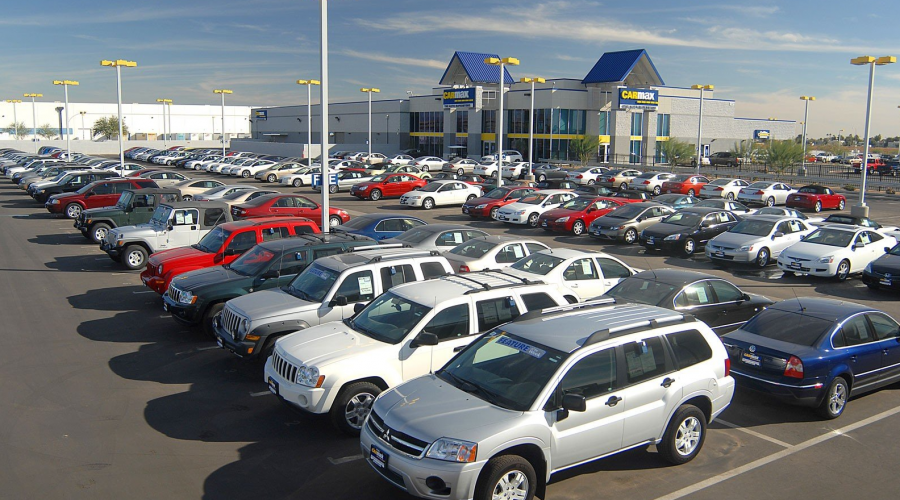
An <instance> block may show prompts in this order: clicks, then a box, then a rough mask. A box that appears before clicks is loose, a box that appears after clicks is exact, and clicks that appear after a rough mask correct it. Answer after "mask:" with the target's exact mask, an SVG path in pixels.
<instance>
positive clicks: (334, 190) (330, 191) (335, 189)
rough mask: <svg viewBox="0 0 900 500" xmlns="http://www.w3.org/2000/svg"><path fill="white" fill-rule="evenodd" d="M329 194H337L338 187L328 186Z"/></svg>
mask: <svg viewBox="0 0 900 500" xmlns="http://www.w3.org/2000/svg"><path fill="white" fill-rule="evenodd" d="M328 192H329V193H331V194H335V193H337V192H338V187H337V186H335V185H334V184H332V185H330V186H328Z"/></svg>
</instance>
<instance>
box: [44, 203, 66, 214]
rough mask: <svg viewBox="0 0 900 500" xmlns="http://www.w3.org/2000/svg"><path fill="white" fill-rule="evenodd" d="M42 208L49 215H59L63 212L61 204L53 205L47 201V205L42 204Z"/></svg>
mask: <svg viewBox="0 0 900 500" xmlns="http://www.w3.org/2000/svg"><path fill="white" fill-rule="evenodd" d="M44 208H46V209H47V211H48V212H50V213H51V214H61V213H62V212H63V206H62V203H56V204H53V203H50V202H49V201H48V202H47V203H44Z"/></svg>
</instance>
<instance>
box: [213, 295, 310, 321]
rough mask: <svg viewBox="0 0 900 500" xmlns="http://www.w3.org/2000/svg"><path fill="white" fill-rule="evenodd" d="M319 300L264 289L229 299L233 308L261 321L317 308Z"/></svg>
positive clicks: (251, 318)
mask: <svg viewBox="0 0 900 500" xmlns="http://www.w3.org/2000/svg"><path fill="white" fill-rule="evenodd" d="M320 305H321V304H320V303H319V302H309V301H306V300H301V299H298V298H297V297H294V296H293V295H291V294H289V293H287V292H285V291H283V290H280V289H279V290H262V291H259V292H254V293H251V294H249V295H244V296H242V297H238V298H236V299H231V300H229V301H228V307H230V308H233V309H234V310H236V311H237V312H238V313H240V314H241V315H243V316H245V317H247V318H250V320H251V321H259V320H264V319H268V318H272V317H277V316H285V315H288V314H293V313H299V312H303V311H309V310H313V309H316V308H318V307H319V306H320Z"/></svg>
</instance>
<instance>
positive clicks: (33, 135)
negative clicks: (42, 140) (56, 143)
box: [22, 94, 44, 151]
mask: <svg viewBox="0 0 900 500" xmlns="http://www.w3.org/2000/svg"><path fill="white" fill-rule="evenodd" d="M22 97H30V98H31V142H37V111H36V110H35V105H34V98H35V97H44V94H22ZM35 151H37V144H35Z"/></svg>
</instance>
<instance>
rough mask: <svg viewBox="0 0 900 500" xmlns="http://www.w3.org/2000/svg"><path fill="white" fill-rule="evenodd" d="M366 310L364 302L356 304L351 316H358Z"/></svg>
mask: <svg viewBox="0 0 900 500" xmlns="http://www.w3.org/2000/svg"><path fill="white" fill-rule="evenodd" d="M365 308H366V303H365V302H357V303H356V304H354V305H353V314H359V313H360V312H361V311H362V310H363V309H365Z"/></svg>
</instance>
